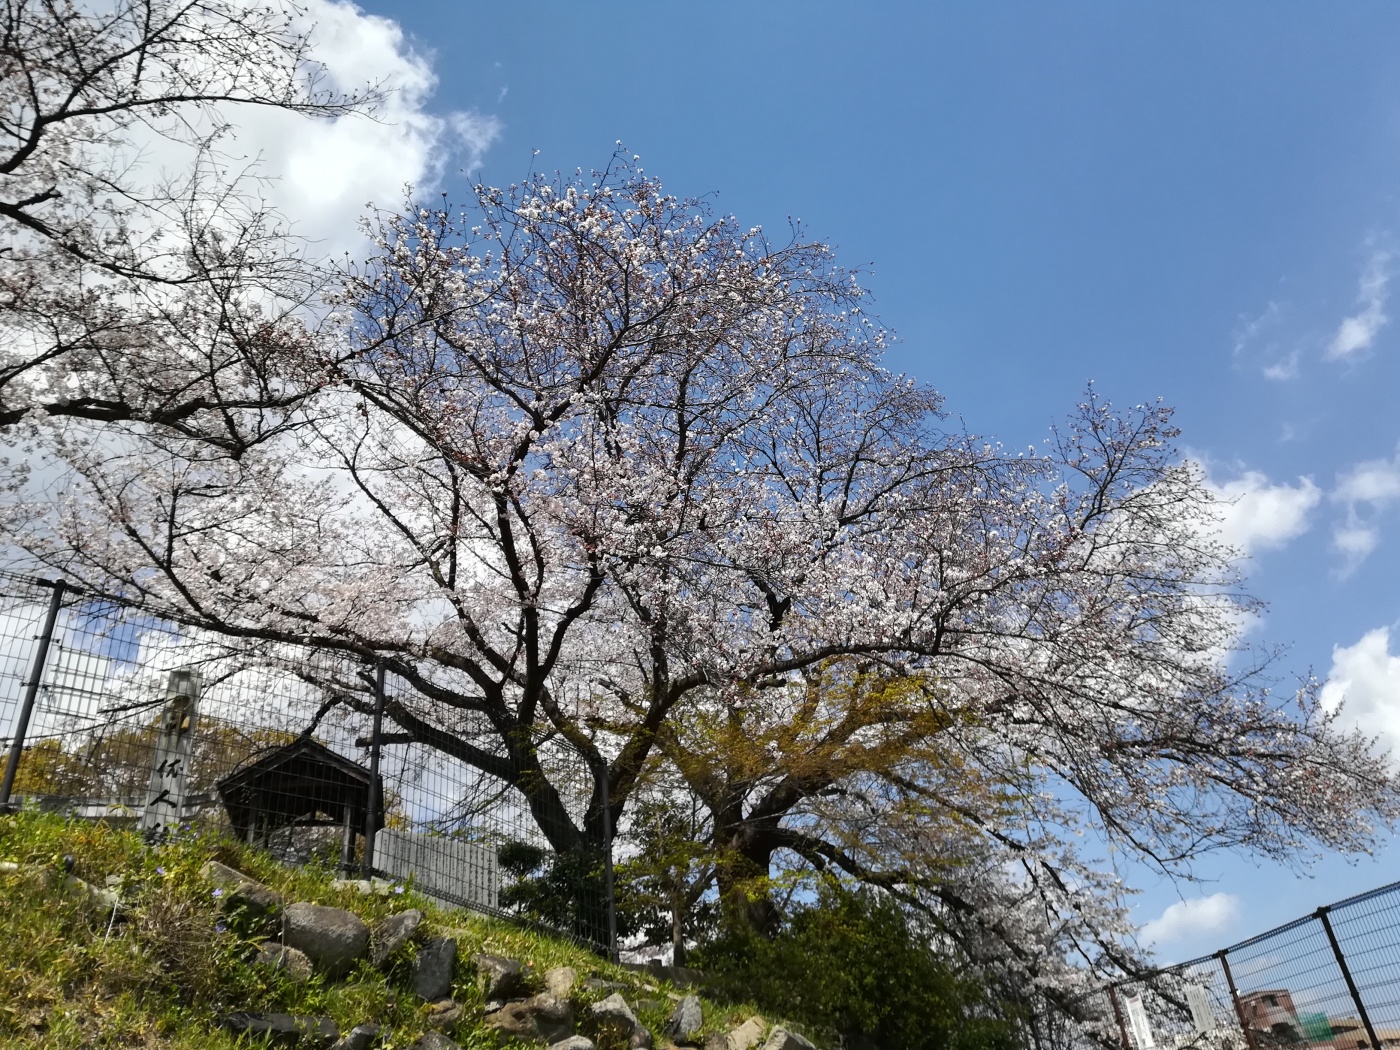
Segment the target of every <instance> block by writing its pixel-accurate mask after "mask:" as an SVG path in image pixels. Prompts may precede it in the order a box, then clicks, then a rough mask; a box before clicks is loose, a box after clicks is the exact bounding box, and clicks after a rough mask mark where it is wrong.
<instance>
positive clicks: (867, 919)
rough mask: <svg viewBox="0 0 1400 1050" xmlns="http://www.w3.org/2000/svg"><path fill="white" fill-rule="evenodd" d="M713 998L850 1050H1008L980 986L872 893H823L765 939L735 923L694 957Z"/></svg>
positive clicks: (1010, 1028) (1010, 1045)
mask: <svg viewBox="0 0 1400 1050" xmlns="http://www.w3.org/2000/svg"><path fill="white" fill-rule="evenodd" d="M697 964H698V965H699V966H700V967H701V968H702V969H704V970H705V971H707V972H708V973H709V974H710V975H712V977H713V979H714V982H715V983H714V986H713V988H712V991H713V992H714V993H716V994H719V995H728V996H731V997H734V998H748V999H751V1000H753V1001H754V1002H755V1003H756V1004H757V1005H758V1006H759V1007H760V1008H763V1009H766V1010H770V1011H773V1012H775V1013H780V1014H784V1015H786V1016H789V1017H791V1018H793V1019H794V1020H797V1021H800V1022H802V1023H804V1024H806V1025H809V1026H811V1027H812V1028H814V1029H816V1030H818V1032H819V1034H821V1035H824V1036H827V1037H830V1036H839V1037H840V1038H841V1040H842V1041H843V1042H844V1044H845V1045H846V1046H847V1047H851V1048H862V1047H882V1048H886V1050H888V1048H891V1047H899V1048H902V1050H1014V1048H1016V1047H1017V1046H1018V1045H1019V1044H1018V1042H1017V1039H1016V1033H1015V1026H1014V1024H1013V1023H1012V1022H1010V1021H1009V1020H1007V1019H1006V1018H1005V1017H1003V1016H1000V1012H999V1010H998V1009H997V1006H998V1004H996V1003H994V1002H993V1001H992V1000H991V998H990V996H989V995H988V994H987V991H986V989H985V987H984V986H983V985H982V984H981V983H980V982H979V981H978V980H977V979H976V977H975V976H971V975H968V974H966V973H964V972H960V970H959V969H958V968H957V967H956V966H955V965H954V964H953V962H952V961H951V960H950V959H949V958H948V957H946V956H945V955H942V954H940V953H939V952H938V951H936V950H935V949H934V948H932V947H931V946H930V945H929V943H928V942H927V941H926V940H925V939H924V938H922V937H921V936H920V935H919V933H918V932H917V931H916V930H915V929H913V928H911V926H910V924H909V921H908V919H907V918H906V916H905V914H904V913H903V911H902V910H901V909H900V908H899V907H897V906H896V905H895V904H893V903H891V902H889V901H887V900H884V899H882V898H881V897H880V896H878V895H877V894H874V893H871V892H869V891H850V890H846V889H842V888H838V887H827V888H824V889H823V890H822V891H821V894H820V896H819V898H818V900H817V901H816V902H815V903H813V904H811V905H809V906H806V907H803V908H800V909H799V910H798V911H796V912H795V913H794V914H793V915H792V916H791V917H790V918H789V919H788V921H787V922H786V924H785V925H784V926H783V928H782V929H781V930H780V931H779V932H778V934H777V935H776V936H775V937H773V938H772V939H769V938H765V937H763V936H761V935H760V934H758V933H756V932H754V931H752V930H750V929H745V928H742V927H739V926H736V925H734V924H726V927H725V930H724V932H723V933H721V935H720V936H718V937H717V938H716V939H714V940H713V941H711V942H709V943H708V944H706V945H704V946H703V947H702V948H701V949H700V950H699V951H698V952H697Z"/></svg>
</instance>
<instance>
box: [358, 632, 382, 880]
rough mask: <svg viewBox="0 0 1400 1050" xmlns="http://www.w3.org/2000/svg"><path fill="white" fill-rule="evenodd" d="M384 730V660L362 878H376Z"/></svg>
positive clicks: (377, 671)
mask: <svg viewBox="0 0 1400 1050" xmlns="http://www.w3.org/2000/svg"><path fill="white" fill-rule="evenodd" d="M383 728H384V658H383V657H380V658H379V659H377V660H376V661H375V662H374V727H373V729H371V731H370V737H369V801H368V803H367V804H366V805H365V855H364V859H363V861H362V862H361V864H360V875H361V877H362V878H366V879H372V878H373V877H374V835H375V832H376V831H378V830H379V821H378V817H379V810H380V807H381V806H382V805H383V800H382V799H381V798H380V797H379V746H380V737H381V736H382V735H383V732H382V730H383Z"/></svg>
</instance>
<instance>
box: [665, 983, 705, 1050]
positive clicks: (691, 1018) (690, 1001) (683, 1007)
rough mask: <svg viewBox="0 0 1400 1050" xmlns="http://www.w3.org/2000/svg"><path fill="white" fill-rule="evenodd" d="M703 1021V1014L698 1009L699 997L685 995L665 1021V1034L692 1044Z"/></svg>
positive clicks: (677, 1040)
mask: <svg viewBox="0 0 1400 1050" xmlns="http://www.w3.org/2000/svg"><path fill="white" fill-rule="evenodd" d="M704 1023H705V1016H704V1013H703V1011H702V1010H701V1009H700V1000H699V998H698V997H696V996H694V995H687V996H686V997H685V998H684V999H682V1000H681V1001H680V1002H679V1003H677V1004H676V1008H675V1010H674V1011H672V1013H671V1019H670V1020H669V1021H667V1022H666V1034H667V1035H669V1036H670V1037H671V1038H672V1039H673V1040H675V1041H676V1042H678V1043H685V1044H687V1045H691V1046H693V1045H695V1042H696V1037H697V1036H699V1034H700V1026H701V1025H703V1024H704Z"/></svg>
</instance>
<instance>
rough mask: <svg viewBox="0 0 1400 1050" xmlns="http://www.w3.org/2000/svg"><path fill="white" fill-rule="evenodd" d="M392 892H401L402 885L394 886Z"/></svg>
mask: <svg viewBox="0 0 1400 1050" xmlns="http://www.w3.org/2000/svg"><path fill="white" fill-rule="evenodd" d="M394 892H395V893H402V892H403V887H402V886H395V887H394Z"/></svg>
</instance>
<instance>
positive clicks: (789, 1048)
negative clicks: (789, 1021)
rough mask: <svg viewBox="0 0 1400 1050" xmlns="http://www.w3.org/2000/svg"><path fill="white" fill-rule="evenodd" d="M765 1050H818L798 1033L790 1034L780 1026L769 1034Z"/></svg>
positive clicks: (764, 1046) (764, 1045)
mask: <svg viewBox="0 0 1400 1050" xmlns="http://www.w3.org/2000/svg"><path fill="white" fill-rule="evenodd" d="M763 1050H816V1047H814V1046H813V1045H812V1044H811V1043H810V1042H808V1041H807V1040H806V1039H803V1038H802V1037H801V1036H800V1035H798V1034H797V1033H796V1032H789V1031H788V1030H787V1029H786V1028H783V1027H782V1026H781V1025H780V1026H778V1027H777V1028H774V1029H773V1031H772V1032H770V1033H769V1035H768V1041H767V1042H766V1043H764V1044H763Z"/></svg>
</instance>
